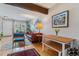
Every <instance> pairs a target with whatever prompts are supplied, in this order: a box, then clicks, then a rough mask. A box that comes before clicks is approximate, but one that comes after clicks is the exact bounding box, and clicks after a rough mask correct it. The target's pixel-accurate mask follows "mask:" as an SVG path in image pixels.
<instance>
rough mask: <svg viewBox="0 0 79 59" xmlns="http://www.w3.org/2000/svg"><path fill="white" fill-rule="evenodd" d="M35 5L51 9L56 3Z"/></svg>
mask: <svg viewBox="0 0 79 59" xmlns="http://www.w3.org/2000/svg"><path fill="white" fill-rule="evenodd" d="M35 4H36V5H39V6H42V7H45V8H51V7H53V6H54V5H55V4H56V3H35Z"/></svg>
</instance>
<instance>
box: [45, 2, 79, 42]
mask: <svg viewBox="0 0 79 59" xmlns="http://www.w3.org/2000/svg"><path fill="white" fill-rule="evenodd" d="M65 10H69V27H68V28H60V32H59V36H64V37H69V38H73V39H77V40H79V4H77V3H76V4H74V3H70V4H68V3H65V4H57V5H55V6H54V7H52V8H50V9H49V15H48V17H47V18H46V24H45V26H46V29H44V31H45V32H44V33H46V34H54V35H55V31H54V28H52V22H51V20H52V16H53V15H55V14H57V13H60V12H62V11H65Z"/></svg>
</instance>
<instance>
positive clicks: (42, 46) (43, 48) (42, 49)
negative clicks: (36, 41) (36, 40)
mask: <svg viewBox="0 0 79 59" xmlns="http://www.w3.org/2000/svg"><path fill="white" fill-rule="evenodd" d="M42 51H44V44H43V43H42Z"/></svg>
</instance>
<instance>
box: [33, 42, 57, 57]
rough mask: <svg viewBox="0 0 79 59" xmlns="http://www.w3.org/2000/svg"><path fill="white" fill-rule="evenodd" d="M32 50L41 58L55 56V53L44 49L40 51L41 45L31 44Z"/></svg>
mask: <svg viewBox="0 0 79 59" xmlns="http://www.w3.org/2000/svg"><path fill="white" fill-rule="evenodd" d="M33 46H34V48H35V49H36V50H37V51H38V53H39V54H40V55H41V56H57V54H58V53H57V52H56V51H53V50H51V49H48V48H46V47H45V50H44V51H42V44H41V43H33Z"/></svg>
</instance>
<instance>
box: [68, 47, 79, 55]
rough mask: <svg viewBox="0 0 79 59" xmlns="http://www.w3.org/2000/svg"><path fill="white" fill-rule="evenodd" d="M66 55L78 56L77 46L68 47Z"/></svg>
mask: <svg viewBox="0 0 79 59" xmlns="http://www.w3.org/2000/svg"><path fill="white" fill-rule="evenodd" d="M67 55H68V56H79V48H70V49H68V50H67Z"/></svg>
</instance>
